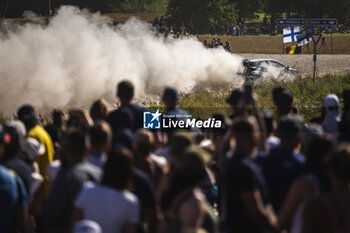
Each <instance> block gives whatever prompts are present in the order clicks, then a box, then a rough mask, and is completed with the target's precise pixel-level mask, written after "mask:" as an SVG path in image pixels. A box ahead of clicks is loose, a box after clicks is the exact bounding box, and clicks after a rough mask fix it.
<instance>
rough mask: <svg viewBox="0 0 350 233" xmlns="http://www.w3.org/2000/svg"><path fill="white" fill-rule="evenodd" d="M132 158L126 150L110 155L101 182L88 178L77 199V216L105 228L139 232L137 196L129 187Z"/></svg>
mask: <svg viewBox="0 0 350 233" xmlns="http://www.w3.org/2000/svg"><path fill="white" fill-rule="evenodd" d="M131 164H132V158H131V154H130V153H129V152H127V151H126V150H124V151H123V150H122V151H118V152H111V153H110V154H109V156H108V160H107V163H106V166H105V168H104V174H103V177H102V182H101V184H95V183H92V182H88V183H86V184H85V185H84V187H83V189H82V190H81V191H80V193H79V195H78V197H77V199H76V200H75V204H74V205H75V213H74V215H75V216H74V218H75V219H74V220H75V221H79V220H83V219H87V220H92V221H95V222H97V223H98V224H99V225H100V226H101V228H102V231H103V232H116V233H117V232H118V233H119V232H120V233H121V232H125V233H136V232H137V229H138V224H139V223H140V206H139V201H138V199H137V197H136V196H135V195H134V194H132V193H131V192H130V191H128V189H129V188H130V184H131V177H132V165H131Z"/></svg>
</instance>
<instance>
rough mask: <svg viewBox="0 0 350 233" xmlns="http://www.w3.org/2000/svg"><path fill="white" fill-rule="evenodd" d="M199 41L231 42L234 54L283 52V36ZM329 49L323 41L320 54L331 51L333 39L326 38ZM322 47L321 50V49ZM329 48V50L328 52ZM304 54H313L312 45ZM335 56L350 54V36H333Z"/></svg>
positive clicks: (228, 37)
mask: <svg viewBox="0 0 350 233" xmlns="http://www.w3.org/2000/svg"><path fill="white" fill-rule="evenodd" d="M198 38H199V40H201V41H204V40H207V41H208V42H210V41H212V39H213V38H220V40H221V41H222V42H223V43H224V42H225V41H228V42H230V44H231V46H232V52H233V53H263V54H280V53H282V51H283V44H282V36H281V35H279V36H240V37H237V36H216V35H214V36H212V35H198ZM325 43H326V46H327V47H322V43H321V41H320V42H319V43H318V49H317V50H318V53H321V54H322V53H325V54H327V53H328V50H330V49H331V37H330V36H329V35H326V36H325ZM295 44H296V43H287V44H284V47H287V46H292V45H295ZM320 46H321V49H319V47H320ZM327 48H328V50H327ZM302 53H304V54H305V53H306V54H307V53H312V45H310V47H309V48H308V47H307V45H306V46H303V50H302ZM333 54H350V36H348V35H338V34H337V35H335V36H333Z"/></svg>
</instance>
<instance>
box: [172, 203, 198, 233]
mask: <svg viewBox="0 0 350 233" xmlns="http://www.w3.org/2000/svg"><path fill="white" fill-rule="evenodd" d="M202 212H203V210H202V206H201V202H200V200H198V199H196V198H191V199H189V200H188V201H186V202H185V203H183V204H182V206H181V207H180V209H179V213H178V217H179V220H180V222H181V224H180V225H181V232H185V231H186V230H190V229H197V227H199V226H200V224H199V223H200V221H201V219H202V215H203V214H202Z"/></svg>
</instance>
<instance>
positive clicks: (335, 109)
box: [323, 94, 339, 117]
mask: <svg viewBox="0 0 350 233" xmlns="http://www.w3.org/2000/svg"><path fill="white" fill-rule="evenodd" d="M323 107H324V108H325V110H326V113H327V115H328V116H329V117H337V116H339V99H338V96H336V95H335V94H329V95H326V96H325V97H324V99H323Z"/></svg>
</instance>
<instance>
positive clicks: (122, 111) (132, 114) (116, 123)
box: [107, 80, 145, 141]
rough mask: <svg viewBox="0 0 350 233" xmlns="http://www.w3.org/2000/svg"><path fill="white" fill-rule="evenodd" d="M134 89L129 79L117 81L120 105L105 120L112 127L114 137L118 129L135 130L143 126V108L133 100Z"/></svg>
mask: <svg viewBox="0 0 350 233" xmlns="http://www.w3.org/2000/svg"><path fill="white" fill-rule="evenodd" d="M134 91H135V90H134V85H133V84H132V83H131V82H130V81H127V80H124V81H121V82H119V83H118V86H117V97H118V98H119V100H120V103H121V106H120V107H119V108H118V109H116V110H114V111H112V112H110V113H109V115H108V116H107V122H108V123H109V125H110V126H111V128H112V132H113V136H114V137H115V136H116V135H117V132H118V129H122V128H128V129H130V130H132V131H133V132H136V131H137V130H138V129H140V128H142V126H143V111H144V110H145V109H144V108H143V107H141V106H140V105H138V104H136V103H134V102H133V99H134ZM113 141H114V140H113Z"/></svg>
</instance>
